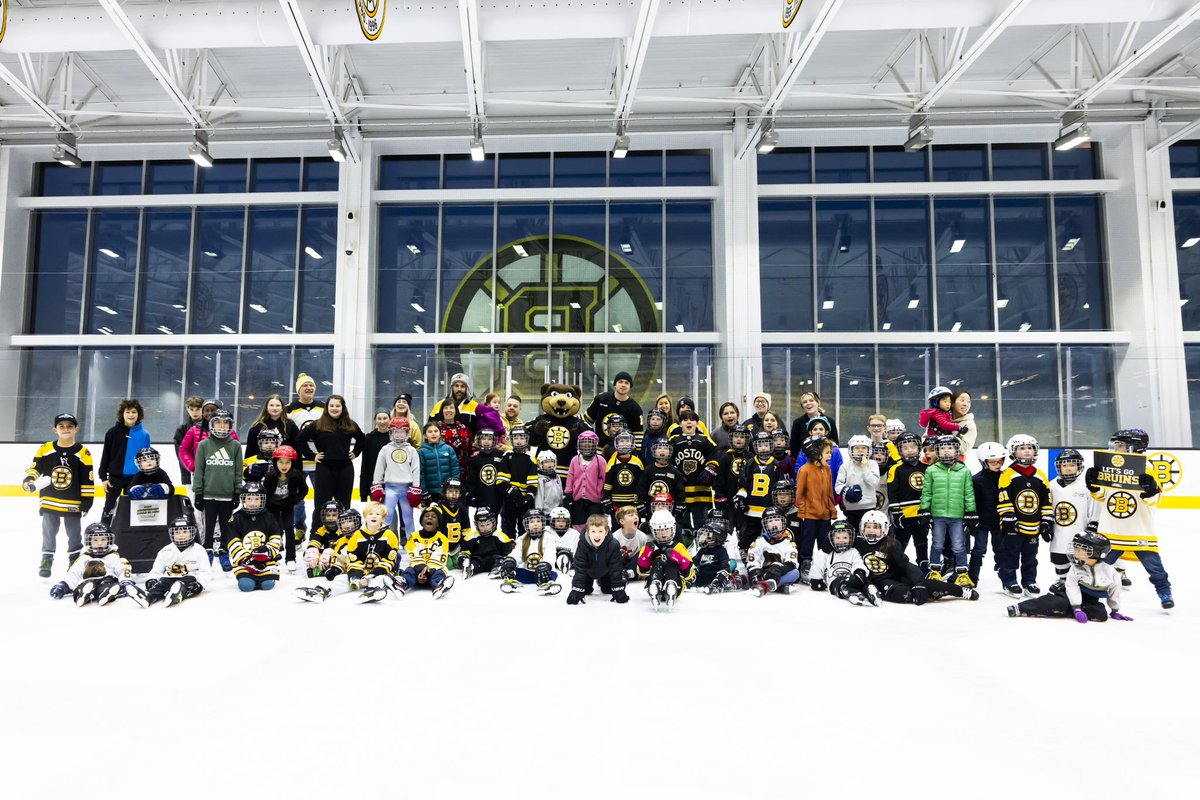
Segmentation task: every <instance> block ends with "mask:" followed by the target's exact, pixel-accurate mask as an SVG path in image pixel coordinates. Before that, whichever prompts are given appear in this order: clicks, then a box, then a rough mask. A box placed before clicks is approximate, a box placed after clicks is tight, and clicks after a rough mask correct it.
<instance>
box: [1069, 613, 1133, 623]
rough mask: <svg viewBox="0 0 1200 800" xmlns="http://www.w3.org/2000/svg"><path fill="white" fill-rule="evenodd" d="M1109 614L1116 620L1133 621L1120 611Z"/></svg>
mask: <svg viewBox="0 0 1200 800" xmlns="http://www.w3.org/2000/svg"><path fill="white" fill-rule="evenodd" d="M1109 616H1110V617H1112V618H1113V619H1115V620H1117V621H1118V622H1133V617H1127V616H1125V615H1124V614H1122V613H1121V612H1120V611H1114V612H1112V613H1111V614H1109ZM1077 619H1078V618H1077Z"/></svg>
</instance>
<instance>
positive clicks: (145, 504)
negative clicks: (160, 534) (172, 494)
mask: <svg viewBox="0 0 1200 800" xmlns="http://www.w3.org/2000/svg"><path fill="white" fill-rule="evenodd" d="M169 521H170V520H168V519H167V501H166V500H130V501H129V527H131V528H152V527H154V526H156V525H157V526H159V527H162V528H165V527H166V526H167V523H168V522H169Z"/></svg>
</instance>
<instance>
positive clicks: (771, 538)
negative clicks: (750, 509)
mask: <svg viewBox="0 0 1200 800" xmlns="http://www.w3.org/2000/svg"><path fill="white" fill-rule="evenodd" d="M762 535H763V537H764V538H765V539H766V540H767V541H768V542H778V541H780V540H781V539H783V537H784V536H786V535H787V517H785V516H784V515H783V512H782V511H780V510H779V509H778V508H768V509H767V510H766V511H764V512H763V515H762Z"/></svg>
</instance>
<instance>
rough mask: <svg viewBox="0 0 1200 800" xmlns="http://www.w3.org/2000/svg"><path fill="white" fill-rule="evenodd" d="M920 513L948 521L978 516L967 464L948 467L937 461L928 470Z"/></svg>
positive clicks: (956, 463) (958, 463)
mask: <svg viewBox="0 0 1200 800" xmlns="http://www.w3.org/2000/svg"><path fill="white" fill-rule="evenodd" d="M921 510H922V511H928V512H930V514H932V515H933V516H935V517H947V518H949V519H962V517H963V514H973V513H975V487H974V485H973V484H972V482H971V470H969V469H967V465H966V464H964V463H962V462H961V461H955V462H954V464H952V465H951V466H946V465H945V464H943V463H942V462H941V461H938V462H937V463H935V464H933V465H932V466H930V467H929V469H927V470H925V488H924V489H922V490H921Z"/></svg>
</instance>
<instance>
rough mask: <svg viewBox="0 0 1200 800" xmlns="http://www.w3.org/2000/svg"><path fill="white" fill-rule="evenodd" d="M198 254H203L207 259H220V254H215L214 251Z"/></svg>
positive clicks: (202, 251)
mask: <svg viewBox="0 0 1200 800" xmlns="http://www.w3.org/2000/svg"><path fill="white" fill-rule="evenodd" d="M200 252H201V253H203V254H204V255H206V256H208V257H209V258H220V257H221V254H220V253H219V252H217V251H216V250H201V251H200Z"/></svg>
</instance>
